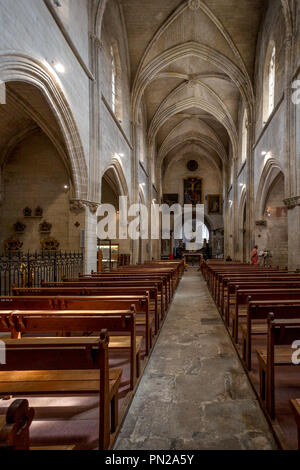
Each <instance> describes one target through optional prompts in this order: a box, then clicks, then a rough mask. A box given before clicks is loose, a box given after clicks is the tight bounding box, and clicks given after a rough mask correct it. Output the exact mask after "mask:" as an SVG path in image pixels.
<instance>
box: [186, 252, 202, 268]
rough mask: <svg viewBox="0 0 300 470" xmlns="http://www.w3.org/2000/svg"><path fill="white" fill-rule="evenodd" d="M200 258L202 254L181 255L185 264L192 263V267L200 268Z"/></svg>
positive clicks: (187, 253)
mask: <svg viewBox="0 0 300 470" xmlns="http://www.w3.org/2000/svg"><path fill="white" fill-rule="evenodd" d="M202 256H203V255H202V253H189V252H185V253H183V259H184V262H185V264H189V263H192V266H200V262H201V258H202Z"/></svg>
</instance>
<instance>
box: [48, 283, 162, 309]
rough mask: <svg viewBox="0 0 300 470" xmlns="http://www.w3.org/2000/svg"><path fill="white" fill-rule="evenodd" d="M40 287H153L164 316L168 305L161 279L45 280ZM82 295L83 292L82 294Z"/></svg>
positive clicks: (88, 289) (87, 289) (85, 290)
mask: <svg viewBox="0 0 300 470" xmlns="http://www.w3.org/2000/svg"><path fill="white" fill-rule="evenodd" d="M41 287H48V288H66V287H76V288H79V289H81V290H82V292H87V291H90V289H92V288H100V287H102V288H109V287H111V288H116V289H118V288H123V289H126V288H136V287H141V288H144V289H146V290H149V289H150V288H152V287H154V288H157V290H158V297H159V298H160V300H161V312H162V315H163V316H164V314H165V311H166V309H167V307H168V297H167V295H165V291H164V286H163V282H162V281H155V282H154V281H151V282H150V281H148V282H144V281H138V280H136V281H93V282H82V281H78V282H52V283H51V282H47V283H45V282H44V283H42V286H41ZM83 295H84V294H83Z"/></svg>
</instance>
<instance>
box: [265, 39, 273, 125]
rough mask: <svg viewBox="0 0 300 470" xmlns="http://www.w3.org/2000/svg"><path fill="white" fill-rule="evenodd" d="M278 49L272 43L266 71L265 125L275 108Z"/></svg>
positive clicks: (267, 57)
mask: <svg viewBox="0 0 300 470" xmlns="http://www.w3.org/2000/svg"><path fill="white" fill-rule="evenodd" d="M275 73H276V48H275V44H274V42H273V41H271V42H270V45H269V48H268V53H267V56H266V64H265V71H264V103H263V124H264V125H265V124H266V122H267V121H268V119H269V117H270V116H271V114H272V112H273V111H274V107H275V80H276V75H275Z"/></svg>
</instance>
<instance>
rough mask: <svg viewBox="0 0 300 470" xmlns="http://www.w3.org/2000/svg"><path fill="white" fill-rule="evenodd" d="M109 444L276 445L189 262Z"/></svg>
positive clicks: (169, 447)
mask: <svg viewBox="0 0 300 470" xmlns="http://www.w3.org/2000/svg"><path fill="white" fill-rule="evenodd" d="M115 449H118V450H140V449H141V450H142V449H149V450H198V449H199V450H200V449H212V450H218V449H253V450H254V449H255V450H256V449H257V450H260V449H261V450H263V449H276V444H275V443H274V439H273V437H272V434H271V432H270V431H269V427H268V424H267V422H266V420H265V418H264V415H263V413H262V411H261V409H260V407H259V404H258V402H257V400H256V397H255V395H254V393H253V391H252V389H251V387H250V384H249V382H248V380H247V377H246V375H245V372H244V370H243V368H242V366H241V364H240V362H239V360H238V358H237V355H236V352H235V350H234V347H233V345H232V343H231V341H230V338H229V337H228V334H227V331H226V329H225V327H224V325H223V323H222V321H221V319H220V316H219V313H218V311H217V309H216V307H215V304H214V302H213V300H212V298H211V296H210V294H209V291H208V289H207V287H206V284H205V282H204V280H203V278H202V276H201V274H200V273H198V272H197V271H196V270H195V269H193V268H190V269H189V271H188V272H187V273H186V274H185V276H184V278H183V279H182V281H181V284H180V286H179V288H178V291H177V293H176V296H175V298H174V300H173V303H172V306H171V308H170V311H169V313H168V317H167V319H166V321H165V324H164V326H163V330H162V332H161V334H160V337H159V339H158V341H157V343H156V346H155V350H154V352H153V354H152V356H151V359H150V361H149V363H148V366H147V368H146V370H145V373H144V376H143V378H142V381H141V383H140V386H139V388H138V391H137V393H136V396H135V398H134V400H133V402H132V405H131V408H130V410H129V413H128V415H127V417H126V420H125V422H124V425H123V428H122V430H121V433H120V435H119V438H118V440H117V442H116V445H115Z"/></svg>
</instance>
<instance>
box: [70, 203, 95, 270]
mask: <svg viewBox="0 0 300 470" xmlns="http://www.w3.org/2000/svg"><path fill="white" fill-rule="evenodd" d="M97 209H98V204H96V203H93V202H90V201H82V200H72V201H71V211H73V212H75V213H77V214H78V213H80V212H82V211H85V215H84V221H85V224H84V230H85V236H84V272H85V273H86V274H90V272H91V271H92V270H93V271H96V270H97V222H98V219H97Z"/></svg>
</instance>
